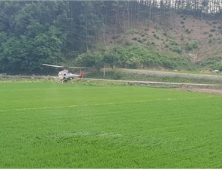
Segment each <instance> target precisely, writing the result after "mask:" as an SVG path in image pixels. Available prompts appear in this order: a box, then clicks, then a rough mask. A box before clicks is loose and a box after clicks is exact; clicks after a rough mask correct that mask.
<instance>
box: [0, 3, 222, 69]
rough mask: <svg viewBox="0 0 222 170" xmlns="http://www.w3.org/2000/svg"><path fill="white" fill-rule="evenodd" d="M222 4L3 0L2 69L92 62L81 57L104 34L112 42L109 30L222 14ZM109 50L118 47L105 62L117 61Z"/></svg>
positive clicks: (0, 28)
mask: <svg viewBox="0 0 222 170" xmlns="http://www.w3.org/2000/svg"><path fill="white" fill-rule="evenodd" d="M221 6H222V2H221V0H202V1H200V0H137V1H136V0H131V1H39V0H36V1H1V2H0V72H4V73H40V72H42V71H44V70H43V67H42V66H41V64H42V63H51V64H59V63H62V62H67V61H69V60H70V59H75V58H76V62H77V63H78V62H79V63H81V65H89V64H86V63H82V62H83V61H81V62H80V58H81V57H82V58H83V56H87V55H88V54H89V51H91V50H93V49H95V48H96V44H95V42H96V40H97V39H98V38H101V37H102V39H103V41H104V45H106V41H107V35H109V34H110V35H112V36H113V37H115V36H117V35H118V33H119V32H121V31H124V30H126V29H128V28H133V27H134V26H135V25H137V23H138V22H147V24H148V26H149V23H150V21H152V20H153V19H154V18H155V17H160V18H163V19H165V18H168V19H170V17H171V14H172V13H173V12H175V11H179V12H182V13H186V14H191V15H194V16H195V17H199V18H200V19H202V18H203V17H204V16H207V17H214V18H216V17H219V16H221V11H222V10H221ZM84 53H86V54H84ZM103 54H104V53H100V55H103ZM108 54H110V55H109V56H112V55H113V51H107V52H106V53H105V54H104V55H105V56H103V58H104V57H105V59H104V60H103V62H107V64H110V63H111V66H112V62H110V61H111V60H110V59H108V58H109V57H107V55H108ZM98 56H99V55H98ZM98 56H97V58H98V60H99V57H98ZM113 57H114V58H115V56H113ZM111 58H112V57H111ZM148 58H149V56H148ZM134 59H135V58H134ZM134 59H131V60H134ZM135 60H137V59H135ZM147 60H148V59H147ZM116 61H120V59H118V60H116ZM123 61H126V60H125V59H124V60H123ZM128 62H129V61H128ZM135 62H136V61H135ZM113 64H115V62H114V63H113ZM118 65H119V66H122V67H125V66H127V64H126V63H125V64H121V63H118ZM128 65H129V64H128ZM90 66H93V64H92V65H90ZM94 66H95V63H94Z"/></svg>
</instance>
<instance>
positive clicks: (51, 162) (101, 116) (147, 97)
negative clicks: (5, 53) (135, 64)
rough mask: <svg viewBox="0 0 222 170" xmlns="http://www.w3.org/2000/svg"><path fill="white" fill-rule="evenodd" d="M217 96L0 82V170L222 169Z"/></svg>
mask: <svg viewBox="0 0 222 170" xmlns="http://www.w3.org/2000/svg"><path fill="white" fill-rule="evenodd" d="M221 103H222V96H220V95H211V94H201V93H191V92H184V91H177V90H173V89H160V88H151V87H138V86H127V85H108V84H90V83H88V84H87V83H81V82H80V83H67V84H60V83H55V82H41V81H40V82H31V81H29V82H0V136H1V138H0V150H1V152H0V168H222V161H221V159H222V136H221V135H222V128H221V125H222V104H221Z"/></svg>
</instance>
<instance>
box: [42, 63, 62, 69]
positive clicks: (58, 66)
mask: <svg viewBox="0 0 222 170" xmlns="http://www.w3.org/2000/svg"><path fill="white" fill-rule="evenodd" d="M42 65H43V66H49V67H56V68H63V66H58V65H51V64H42Z"/></svg>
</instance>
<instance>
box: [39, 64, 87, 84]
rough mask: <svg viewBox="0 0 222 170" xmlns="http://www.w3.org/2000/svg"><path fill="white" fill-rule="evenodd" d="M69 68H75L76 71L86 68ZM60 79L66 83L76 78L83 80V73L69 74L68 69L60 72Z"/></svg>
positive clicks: (56, 66) (49, 65)
mask: <svg viewBox="0 0 222 170" xmlns="http://www.w3.org/2000/svg"><path fill="white" fill-rule="evenodd" d="M42 65H44V66H48V67H55V68H64V66H58V65H51V64H42ZM68 68H75V69H80V70H81V69H83V68H86V67H68ZM58 77H59V79H60V80H61V81H62V82H66V81H69V80H72V79H74V78H83V72H80V74H73V73H71V72H69V70H68V69H63V70H62V71H60V72H59V73H58Z"/></svg>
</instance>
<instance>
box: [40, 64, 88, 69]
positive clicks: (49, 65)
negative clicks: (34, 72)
mask: <svg viewBox="0 0 222 170" xmlns="http://www.w3.org/2000/svg"><path fill="white" fill-rule="evenodd" d="M42 65H43V66H48V67H56V68H63V67H64V66H58V65H51V64H42ZM68 68H76V69H82V68H88V67H68Z"/></svg>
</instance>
